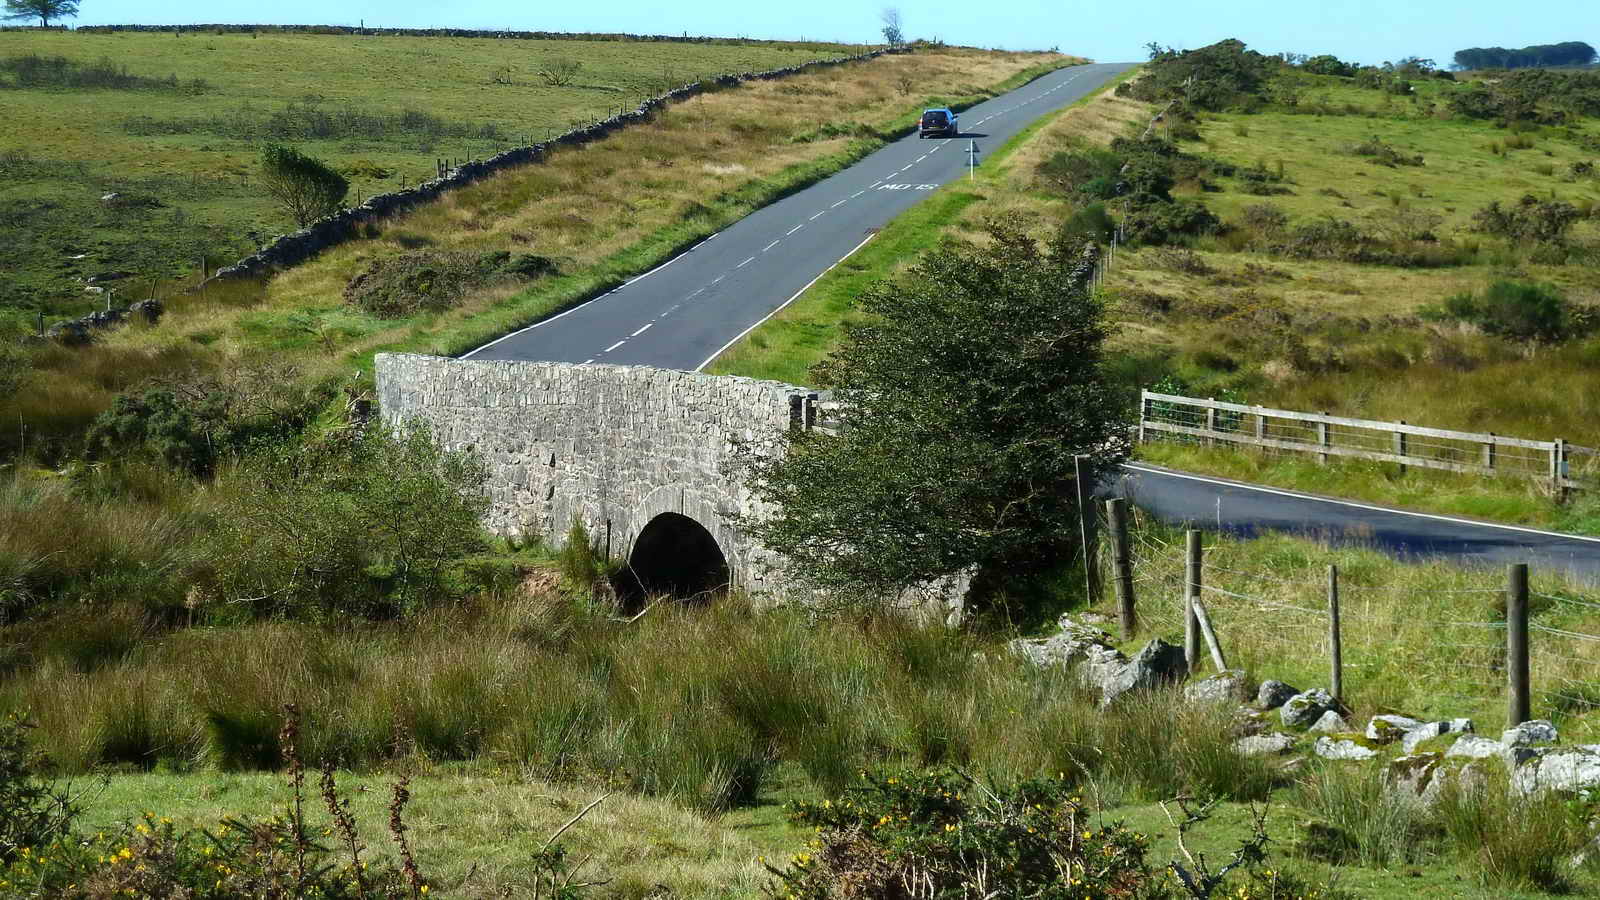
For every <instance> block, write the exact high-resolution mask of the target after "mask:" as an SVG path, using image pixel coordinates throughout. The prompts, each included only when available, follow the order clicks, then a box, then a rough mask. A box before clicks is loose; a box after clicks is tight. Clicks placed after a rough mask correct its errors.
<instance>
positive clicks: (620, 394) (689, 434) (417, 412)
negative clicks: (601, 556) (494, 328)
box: [377, 353, 816, 594]
mask: <svg viewBox="0 0 1600 900" xmlns="http://www.w3.org/2000/svg"><path fill="white" fill-rule="evenodd" d="M377 392H378V404H379V408H380V411H381V413H382V415H383V418H384V420H385V421H386V422H389V423H391V424H402V423H404V422H405V421H407V420H411V419H421V420H422V421H425V422H426V423H427V424H428V425H429V426H430V427H431V428H432V429H433V431H434V434H435V435H436V436H437V437H438V439H439V440H440V441H441V442H442V443H443V444H444V445H445V446H447V447H448V448H450V449H452V450H466V449H471V450H472V451H474V452H476V453H477V454H478V455H479V456H480V457H481V458H482V459H483V460H484V461H485V462H486V463H487V464H488V467H489V484H490V493H491V510H490V513H489V516H488V521H487V525H488V526H489V528H490V529H492V530H493V531H495V532H496V533H499V534H507V535H511V534H518V535H534V534H537V535H540V536H542V537H544V538H545V539H547V540H549V541H552V542H554V543H556V544H559V543H560V542H561V541H562V540H563V539H564V538H565V536H566V532H567V530H568V529H569V528H570V527H571V526H572V523H573V521H574V520H581V521H582V522H583V523H584V525H585V527H587V528H588V529H589V533H590V534H591V535H593V536H594V537H595V538H596V539H597V540H599V541H602V542H603V541H604V540H605V537H606V535H607V533H608V532H609V535H610V540H611V552H612V554H613V555H615V556H620V557H626V556H627V555H628V553H629V551H630V550H631V548H632V546H633V542H634V540H635V539H636V538H637V537H638V536H639V533H640V531H641V530H643V528H644V527H645V525H646V524H648V523H649V522H650V520H651V519H653V518H655V517H656V516H658V515H660V514H662V513H666V512H673V513H678V514H680V515H684V516H688V517H689V518H691V519H694V520H695V521H696V522H698V523H700V525H702V526H703V527H704V528H705V529H706V530H707V531H709V532H710V533H711V535H712V536H713V537H715V538H716V540H717V545H718V546H719V547H720V548H721V549H722V552H723V555H724V556H725V557H726V558H727V561H728V566H729V568H730V569H731V570H732V576H733V580H734V583H735V584H736V585H737V586H739V587H742V588H744V589H746V590H749V591H751V592H752V593H755V594H775V593H778V592H780V591H781V588H782V567H781V563H780V557H778V556H777V555H776V554H774V553H772V552H770V551H768V550H766V549H765V548H763V547H761V546H759V545H757V544H756V543H755V542H754V541H753V540H751V539H749V538H748V537H746V536H745V535H744V534H743V533H742V532H741V530H740V529H739V527H738V525H737V519H738V518H739V517H741V516H759V515H763V514H765V512H766V510H765V509H763V508H762V506H761V504H759V503H758V502H757V501H756V500H755V498H753V497H752V496H751V494H750V493H749V491H747V490H746V489H745V488H744V486H743V484H742V481H741V479H740V478H739V477H738V474H737V472H736V471H733V470H732V468H731V464H733V463H734V462H735V454H736V452H737V448H739V447H740V446H744V447H747V448H750V449H751V450H753V451H754V452H771V450H772V448H773V447H774V446H775V438H776V436H777V435H779V434H780V433H781V432H782V431H783V430H785V429H788V428H790V427H793V426H796V425H799V426H802V427H803V426H804V424H805V422H806V420H807V419H808V418H810V417H811V413H810V410H812V409H813V408H814V406H815V402H814V401H815V397H816V395H815V394H814V393H812V392H810V391H808V390H807V389H806V388H801V387H796V386H794V385H789V384H782V383H779V382H774V381H756V380H754V379H750V378H736V377H726V376H713V375H702V374H699V373H695V372H679V371H673V370H667V369H652V368H646V367H643V366H602V365H572V364H568V363H544V362H510V361H504V360H454V359H446V358H442V357H434V356H420V355H416V354H398V353H384V354H379V355H378V357H377Z"/></svg>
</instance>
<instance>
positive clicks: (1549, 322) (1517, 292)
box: [1418, 281, 1583, 342]
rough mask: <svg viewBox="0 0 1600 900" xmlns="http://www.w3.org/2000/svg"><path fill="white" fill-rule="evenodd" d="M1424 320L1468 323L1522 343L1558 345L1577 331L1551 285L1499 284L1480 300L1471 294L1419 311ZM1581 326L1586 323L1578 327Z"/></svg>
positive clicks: (1557, 292)
mask: <svg viewBox="0 0 1600 900" xmlns="http://www.w3.org/2000/svg"><path fill="white" fill-rule="evenodd" d="M1418 312H1419V315H1421V316H1422V317H1423V318H1424V319H1430V320H1433V321H1450V320H1454V321H1458V322H1467V323H1470V324H1473V325H1476V326H1478V327H1479V328H1482V329H1483V330H1484V331H1485V332H1487V333H1488V334H1493V335H1497V336H1499V337H1504V338H1509V339H1512V340H1519V341H1545V342H1552V341H1559V340H1561V339H1562V338H1563V337H1566V336H1568V335H1569V334H1571V333H1573V332H1574V331H1577V330H1579V329H1577V328H1574V327H1573V324H1574V323H1570V322H1569V317H1568V307H1567V303H1566V301H1565V300H1564V299H1563V298H1562V296H1561V293H1560V292H1559V291H1558V290H1557V289H1556V288H1555V287H1554V286H1553V285H1548V284H1527V283H1523V282H1517V281H1496V282H1495V283H1494V284H1492V285H1490V286H1489V290H1488V291H1487V292H1486V293H1485V294H1484V296H1483V298H1482V299H1479V298H1478V297H1477V296H1476V295H1475V294H1472V293H1471V292H1467V293H1461V294H1454V295H1452V296H1450V297H1447V298H1446V299H1445V301H1444V303H1443V304H1441V305H1439V306H1426V307H1423V308H1422V309H1421V310H1419V311H1418ZM1577 324H1579V325H1582V324H1583V323H1577Z"/></svg>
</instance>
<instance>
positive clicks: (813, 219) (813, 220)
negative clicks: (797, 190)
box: [806, 210, 827, 222]
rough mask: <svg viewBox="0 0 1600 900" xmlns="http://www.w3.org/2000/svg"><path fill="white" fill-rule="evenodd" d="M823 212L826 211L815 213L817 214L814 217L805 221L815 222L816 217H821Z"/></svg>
mask: <svg viewBox="0 0 1600 900" xmlns="http://www.w3.org/2000/svg"><path fill="white" fill-rule="evenodd" d="M824 212H827V210H823V211H822V212H819V213H817V214H816V215H815V216H812V217H811V218H809V219H807V220H806V221H808V222H815V221H816V220H817V218H818V217H819V216H821V215H822V213H824Z"/></svg>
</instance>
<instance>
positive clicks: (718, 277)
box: [711, 275, 728, 284]
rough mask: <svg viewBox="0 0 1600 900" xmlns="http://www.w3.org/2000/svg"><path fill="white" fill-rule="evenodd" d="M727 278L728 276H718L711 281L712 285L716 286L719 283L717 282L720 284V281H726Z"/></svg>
mask: <svg viewBox="0 0 1600 900" xmlns="http://www.w3.org/2000/svg"><path fill="white" fill-rule="evenodd" d="M727 277H728V276H726V275H718V276H717V277H715V278H713V279H711V283H712V284H716V283H717V282H719V281H721V280H722V279H724V278H727Z"/></svg>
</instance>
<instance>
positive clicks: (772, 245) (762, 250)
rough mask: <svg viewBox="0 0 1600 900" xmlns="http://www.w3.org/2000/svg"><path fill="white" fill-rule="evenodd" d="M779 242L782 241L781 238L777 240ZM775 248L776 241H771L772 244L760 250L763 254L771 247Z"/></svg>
mask: <svg viewBox="0 0 1600 900" xmlns="http://www.w3.org/2000/svg"><path fill="white" fill-rule="evenodd" d="M779 240H782V238H779ZM776 246H778V241H773V242H772V243H770V244H768V245H766V246H765V247H762V248H761V252H762V253H765V252H767V251H768V250H771V249H772V248H773V247H776Z"/></svg>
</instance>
